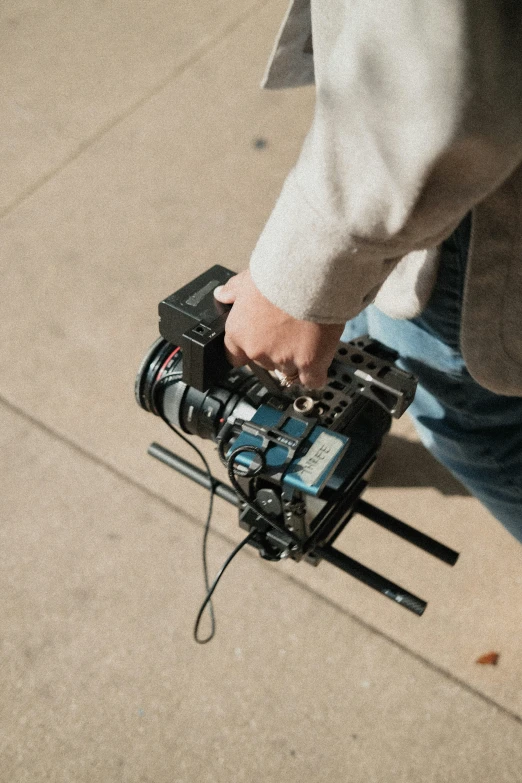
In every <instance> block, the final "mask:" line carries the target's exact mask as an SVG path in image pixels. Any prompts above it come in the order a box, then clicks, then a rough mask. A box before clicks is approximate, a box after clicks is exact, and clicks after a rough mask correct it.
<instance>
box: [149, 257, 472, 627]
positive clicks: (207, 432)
mask: <svg viewBox="0 0 522 783" xmlns="http://www.w3.org/2000/svg"><path fill="white" fill-rule="evenodd" d="M233 274H234V273H233V272H231V271H230V270H228V269H225V268H224V267H221V266H214V267H212V268H211V269H209V270H208V271H207V272H205V273H204V274H202V275H200V276H199V277H197V278H196V279H195V280H193V281H192V282H190V283H189V284H188V285H186V286H184V287H183V288H181V289H180V290H179V291H176V293H174V294H172V295H171V296H169V297H168V298H167V299H165V300H163V301H162V302H160V304H159V316H160V323H159V329H160V334H161V337H160V338H159V339H158V340H156V342H155V343H154V344H153V345H152V347H151V348H150V350H149V351H148V353H147V355H146V356H145V358H144V360H143V362H142V364H141V367H140V369H139V372H138V375H137V378H136V387H135V393H136V399H137V401H138V404H139V405H141V407H142V408H144V409H145V410H146V411H150V412H152V413H154V414H156V415H157V416H160V417H161V418H162V419H163V420H164V421H165V422H166V423H167V424H169V426H171V427H173V428H177V430H178V431H179V430H181V431H182V432H183V433H185V434H190V435H197V436H199V437H200V438H207V439H211V440H213V441H214V442H215V443H216V444H217V445H218V449H219V454H220V457H221V460H222V461H223V463H224V464H225V465H226V467H227V471H228V477H229V480H230V483H231V486H229V485H227V484H225V483H223V482H221V481H218V480H217V479H215V478H214V477H212V476H211V475H209V473H208V472H204V471H202V470H200V469H199V468H197V467H196V466H194V465H192V464H191V463H190V462H187V461H186V460H184V459H182V458H181V457H179V456H177V455H175V454H173V453H172V452H170V451H168V450H167V449H165V448H163V447H162V446H160V445H158V444H156V443H153V444H152V445H151V446H150V448H149V453H150V454H151V455H152V456H153V457H156V458H157V459H159V460H161V461H162V462H164V463H165V464H166V465H169V466H170V467H172V468H174V469H175V470H177V471H179V472H180V473H182V474H184V475H185V476H188V477H189V478H191V479H193V480H194V481H196V482H197V483H198V484H200V485H202V486H205V487H207V488H208V489H211V490H212V491H213V493H214V494H216V495H218V496H219V497H221V498H223V499H225V500H226V501H228V502H229V503H231V504H233V505H235V506H237V507H238V509H239V524H240V526H241V528H243V529H244V530H246V531H248V536H247V538H246V539H244V541H243V542H242V543H241V544H240V546H239V547H237V548H236V550H234V553H233V554H235V552H236V551H238V550H239V548H240V547H241V546H242V545H243V544H245V543H248V544H250V545H251V546H253V547H255V548H256V549H257V550H258V551H259V553H260V555H261V556H262V557H264V558H266V559H268V560H280V559H282V558H285V557H290V558H292V559H293V560H296V561H300V560H306V561H307V562H308V563H311V564H313V565H317V564H318V563H319V562H320V561H321V560H326V561H328V562H329V563H331V564H332V565H334V566H337V567H338V568H341V569H342V570H343V571H346V572H347V573H348V574H351V575H352V576H354V577H355V578H356V579H359V580H360V581H362V582H364V583H365V584H366V585H368V586H369V587H372V588H374V589H376V590H378V591H379V592H380V593H382V594H383V595H385V596H387V597H388V598H391V599H392V600H394V601H396V602H397V603H399V604H400V605H401V606H403V607H405V608H406V609H409V610H410V611H412V612H414V613H415V614H417V615H421V614H422V613H423V611H424V609H425V608H426V605H427V604H426V602H425V601H423V600H422V599H421V598H418V597H417V596H415V595H413V594H412V593H410V592H408V591H407V590H405V589H403V588H402V587H399V586H398V585H397V584H394V583H393V582H391V581H390V580H389V579H386V578H385V577H383V576H381V575H379V574H377V573H375V572H374V571H372V570H371V569H369V568H367V567H366V566H364V565H362V564H360V563H358V562H357V561H355V560H353V559H352V558H351V557H349V556H348V555H346V554H344V553H342V552H340V551H339V550H337V549H335V548H334V547H333V543H334V541H335V539H336V538H337V537H338V536H339V534H340V533H341V531H342V530H343V529H344V528H345V526H346V525H347V524H348V523H349V522H350V520H351V519H352V518H353V517H354V516H355V515H356V514H360V515H362V516H363V517H366V518H367V519H369V520H371V521H372V522H375V523H377V524H378V525H381V526H382V527H384V528H386V529H387V530H389V531H391V532H393V533H395V534H396V535H398V536H400V537H401V538H403V539H406V540H407V541H409V542H410V543H412V544H414V545H416V546H417V547H420V548H421V549H423V550H424V551H425V552H428V553H429V554H431V555H433V556H435V557H437V558H439V559H440V560H442V561H444V562H445V563H448V564H449V565H454V564H455V562H456V560H457V557H458V554H457V553H456V552H454V551H453V550H451V549H449V548H448V547H446V546H444V545H443V544H441V543H439V542H437V541H435V540H434V539H432V538H430V537H429V536H427V535H425V534H423V533H421V532H420V531H418V530H415V529H414V528H412V527H410V526H409V525H407V524H405V523H404V522H401V521H400V520H398V519H396V518H395V517H393V516H391V515H390V514H387V513H386V512H384V511H382V510H381V509H378V508H376V507H375V506H373V505H372V504H370V503H368V502H366V501H365V500H363V499H362V498H361V495H362V493H363V491H364V489H365V488H366V486H367V479H366V478H365V476H366V475H367V473H368V471H369V469H370V467H371V466H372V464H373V462H374V461H375V458H376V455H377V452H378V450H379V447H380V446H381V443H382V440H383V437H384V436H385V434H386V433H387V432H388V430H389V429H390V425H391V419H392V417H396V418H398V417H400V416H401V415H402V414H403V413H404V411H405V410H406V409H407V408H408V406H409V404H410V403H411V402H412V400H413V397H414V394H415V388H416V379H415V377H414V376H413V375H411V374H409V373H407V372H404V371H403V370H401V369H399V368H398V367H397V366H396V365H395V364H394V362H395V360H396V359H397V354H395V353H394V352H391V351H390V350H389V349H388V348H386V347H385V346H383V345H381V344H380V343H378V342H377V341H376V340H372V339H371V338H370V337H368V336H364V337H360V338H358V339H357V340H352V341H351V342H349V343H342V342H341V343H339V347H338V349H337V352H336V354H335V357H334V359H333V361H332V364H331V366H330V369H329V371H328V384H327V385H326V386H325V388H324V389H321V390H319V391H316V392H309V391H307V390H304V389H303V388H302V387H300V386H298V385H294V386H290V388H287V387H282V386H281V384H280V383H279V382H278V380H277V378H274V376H273V375H272V374H270V373H268V372H266V371H264V370H263V369H262V368H260V367H258V366H256V365H254V364H252V365H250V366H249V367H241V368H232V367H231V366H230V365H229V364H228V363H227V361H226V358H225V351H224V333H225V322H226V318H227V314H228V311H229V309H230V307H229V306H227V305H223V304H220V303H219V302H217V301H216V299H215V298H214V295H213V292H214V289H215V288H216V287H217V286H218V285H222V284H224V283H226V282H227V280H229V279H230V277H232V276H233ZM230 559H231V558H230ZM227 564H228V561H227ZM222 570H224V569H222ZM207 586H208V585H207Z"/></svg>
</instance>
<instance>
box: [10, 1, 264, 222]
mask: <svg viewBox="0 0 522 783" xmlns="http://www.w3.org/2000/svg"><path fill="white" fill-rule="evenodd" d="M269 1H270V0H260V1H259V2H257V3H254V5H252V7H251V8H249V9H248V10H247V11H245V12H244V13H242V14H240V15H239V16H238V17H237V18H236V19H235V20H234V21H233V22H231V23H230V24H229V25H227V26H226V27H224V28H223V30H221V31H220V33H219V35H218V36H216V37H215V38H212V39H211V40H210V41H207V42H206V43H205V44H203V45H202V46H200V47H199V48H198V49H196V51H195V52H194V53H193V54H192V55H190V56H189V57H187V59H186V60H184V61H183V62H182V63H179V64H178V65H177V66H176V67H175V68H173V70H172V71H170V73H169V74H168V75H167V76H165V77H164V78H163V79H161V81H159V82H158V83H157V84H155V85H154V87H152V88H151V89H150V90H148V92H146V93H145V94H144V95H142V97H141V98H139V100H137V101H135V102H134V103H132V104H131V105H130V106H129V107H128V108H127V109H125V110H124V111H122V112H121V113H120V114H118V115H117V116H116V117H113V118H112V119H111V120H109V121H108V122H106V123H105V124H104V125H101V127H100V128H99V129H98V130H97V131H96V132H95V133H94V134H93V135H92V136H90V137H89V138H88V139H86V140H85V141H83V142H81V143H80V144H79V145H78V146H77V147H76V149H75V150H74V152H71V153H70V154H69V155H67V156H66V157H65V158H64V159H63V160H62V161H61V163H59V164H58V165H57V166H54V167H53V168H52V169H50V170H49V171H48V172H47V173H46V174H43V175H42V176H41V177H39V178H38V179H37V180H36V181H35V182H33V184H32V185H30V186H29V187H28V188H26V189H25V190H24V191H22V192H21V193H20V194H19V195H18V196H16V198H14V199H13V200H12V201H11V202H10V203H9V204H7V205H6V206H5V207H4V208H3V209H2V210H0V220H2V218H5V217H7V215H9V214H10V213H11V212H13V211H14V210H15V209H16V208H17V207H19V206H20V204H22V203H23V202H24V201H25V200H26V199H28V198H30V197H31V196H32V195H34V193H36V192H37V191H38V190H40V188H42V187H43V186H44V185H46V184H47V183H48V182H50V181H51V180H52V179H53V178H54V177H55V176H56V175H57V174H60V173H61V172H62V171H64V170H65V169H66V168H67V167H68V166H70V164H71V163H74V161H75V160H77V159H78V158H79V157H81V155H82V154H83V153H84V152H86V151H87V150H88V149H90V148H91V147H93V146H94V145H95V144H96V142H97V141H99V140H100V139H101V138H103V136H105V135H106V134H107V133H109V132H110V131H111V130H113V129H114V128H116V127H117V126H118V125H120V124H121V123H122V122H124V121H125V120H126V119H127V118H128V117H130V116H131V115H132V114H134V112H135V111H137V110H138V109H140V108H141V107H142V106H144V105H145V104H146V103H147V102H148V101H150V100H152V98H154V97H155V96H156V95H158V94H159V93H160V92H161V91H162V90H164V89H165V87H167V86H168V85H169V84H170V82H172V81H174V80H175V79H177V78H178V77H179V76H181V75H182V74H183V73H185V71H187V70H188V69H189V68H190V67H191V66H192V65H194V64H195V63H197V62H198V61H199V60H201V59H202V58H203V57H205V55H206V54H208V53H209V52H211V51H213V50H214V49H217V48H218V47H219V45H220V44H221V43H222V42H223V41H224V40H226V39H227V38H228V37H229V36H230V35H231V34H232V33H234V32H235V31H236V30H237V29H238V28H239V27H241V25H242V24H244V23H245V22H246V21H247V20H248V19H249V18H250V17H251V16H254V15H255V14H256V13H257V12H258V11H259V10H261V9H262V8H263V7H264V6H265V5H268V3H269Z"/></svg>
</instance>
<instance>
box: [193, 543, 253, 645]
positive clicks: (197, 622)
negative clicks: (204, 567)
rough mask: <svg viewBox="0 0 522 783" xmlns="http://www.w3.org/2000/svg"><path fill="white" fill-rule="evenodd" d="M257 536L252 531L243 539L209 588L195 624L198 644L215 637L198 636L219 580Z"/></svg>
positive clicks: (195, 635)
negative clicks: (204, 614) (200, 625)
mask: <svg viewBox="0 0 522 783" xmlns="http://www.w3.org/2000/svg"><path fill="white" fill-rule="evenodd" d="M255 534H256V531H255V530H251V531H250V533H249V534H248V536H246V538H244V539H243V540H242V541H241V542H240V543H239V544H238V545H237V546H236V548H235V549H234V550H233V551H232V552H231V553H230V554H229V556H228V557H227V559H226V560H225V562H224V563H223V565H222V566H221V568H220V569H219V571H218V573H217V576H216V578H215V579H214V581H213V582H212V586H211V587H210V588H209V590H208V592H207V597H206V598H205V600H204V601H203V603H202V604H201V609H200V610H199V612H198V616H197V618H196V623H195V625H194V639H195V640H196V642H197V643H198V644H206V643H207V642H209V641H210V640H211V639H212V636H213V635H214V634H213V633H212V634H211V635H210V636H207V638H206V639H200V638H199V636H198V630H199V623H200V621H201V617H202V615H203V612H204V611H205V608H206V606H207V604H208V603H210V602H211V599H212V593H213V592H214V590H215V589H216V587H217V585H218V582H219V580H220V579H221V577H222V576H223V574H224V572H225V569H226V568H227V566H229V565H230V563H231V562H232V560H233V559H234V558H235V556H236V555H237V553H238V552H239V551H240V550H241V549H242V548H243V547H244V546H245V544H248V542H249V541H250V540H251V539H252V538H253V537H254V536H255Z"/></svg>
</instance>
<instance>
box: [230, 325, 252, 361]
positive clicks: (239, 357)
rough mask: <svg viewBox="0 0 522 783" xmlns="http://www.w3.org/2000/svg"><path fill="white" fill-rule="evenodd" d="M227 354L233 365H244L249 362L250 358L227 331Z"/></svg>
mask: <svg viewBox="0 0 522 783" xmlns="http://www.w3.org/2000/svg"><path fill="white" fill-rule="evenodd" d="M225 354H226V357H227V361H228V363H229V364H231V365H232V367H244V366H245V364H248V363H249V361H250V359H249V358H248V356H247V355H246V353H245V352H244V351H243V349H242V348H240V347H239V345H236V343H235V342H234V341H233V340H232V338H231V337H229V336H228V334H226V333H225Z"/></svg>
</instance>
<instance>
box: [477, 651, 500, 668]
mask: <svg viewBox="0 0 522 783" xmlns="http://www.w3.org/2000/svg"><path fill="white" fill-rule="evenodd" d="M499 657H500V654H499V653H497V652H489V653H486V654H485V655H481V656H480V658H477V660H476V663H483V664H486V665H488V664H489V665H490V666H496V665H497V663H498V659H499Z"/></svg>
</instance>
